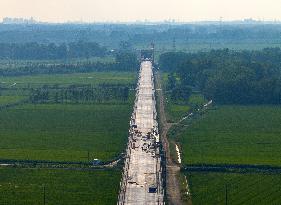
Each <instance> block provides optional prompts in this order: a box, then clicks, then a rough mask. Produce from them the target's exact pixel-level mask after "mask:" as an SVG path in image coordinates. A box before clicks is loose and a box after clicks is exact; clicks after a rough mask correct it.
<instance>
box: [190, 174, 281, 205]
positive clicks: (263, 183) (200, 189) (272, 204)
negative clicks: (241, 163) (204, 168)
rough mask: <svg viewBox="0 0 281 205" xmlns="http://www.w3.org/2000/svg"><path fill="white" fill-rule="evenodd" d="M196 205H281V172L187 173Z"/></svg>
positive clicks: (193, 201) (193, 202)
mask: <svg viewBox="0 0 281 205" xmlns="http://www.w3.org/2000/svg"><path fill="white" fill-rule="evenodd" d="M187 176H188V179H189V184H190V189H191V193H192V196H191V197H192V204H194V205H224V204H226V186H227V204H231V205H240V204H247V205H265V204H266V205H279V204H281V198H280V196H281V176H280V174H263V173H247V174H240V173H204V172H202V173H201V172H191V173H189V174H187Z"/></svg>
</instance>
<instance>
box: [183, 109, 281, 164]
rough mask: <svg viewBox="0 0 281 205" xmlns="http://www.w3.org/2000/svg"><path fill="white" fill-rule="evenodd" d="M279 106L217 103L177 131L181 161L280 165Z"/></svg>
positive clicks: (280, 123) (189, 162)
mask: <svg viewBox="0 0 281 205" xmlns="http://www.w3.org/2000/svg"><path fill="white" fill-rule="evenodd" d="M280 116H281V107H280V106H221V107H218V108H215V109H212V110H209V111H208V113H206V114H204V115H203V116H202V117H200V119H198V120H196V121H195V122H193V123H192V125H191V126H189V127H188V129H185V131H184V132H183V133H182V134H180V137H179V139H178V140H179V142H180V143H181V146H182V148H183V150H182V151H183V158H184V159H183V161H184V163H185V164H198V163H199V164H200V163H207V164H257V165H259V164H260V165H276V166H281V161H280V159H281V134H280V133H281V126H280V125H281V118H280Z"/></svg>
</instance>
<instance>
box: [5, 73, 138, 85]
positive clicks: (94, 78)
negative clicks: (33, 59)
mask: <svg viewBox="0 0 281 205" xmlns="http://www.w3.org/2000/svg"><path fill="white" fill-rule="evenodd" d="M135 79H136V74H135V73H134V72H92V73H75V74H53V75H33V76H31V75H30V76H19V77H0V85H1V86H11V85H13V84H15V83H16V84H15V85H14V86H13V88H21V87H26V86H29V87H38V86H41V85H54V84H59V85H66V86H67V85H70V84H71V85H73V84H90V85H97V84H100V83H104V84H123V85H127V84H134V83H135Z"/></svg>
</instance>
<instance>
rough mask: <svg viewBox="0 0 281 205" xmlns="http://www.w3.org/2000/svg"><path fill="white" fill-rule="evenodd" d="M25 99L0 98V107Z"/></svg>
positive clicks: (13, 97)
mask: <svg viewBox="0 0 281 205" xmlns="http://www.w3.org/2000/svg"><path fill="white" fill-rule="evenodd" d="M23 99H25V98H24V97H23V96H0V106H1V105H8V104H11V103H16V102H19V101H21V100H23Z"/></svg>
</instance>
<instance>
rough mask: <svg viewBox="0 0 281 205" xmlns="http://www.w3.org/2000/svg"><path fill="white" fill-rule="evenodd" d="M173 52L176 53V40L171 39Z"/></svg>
mask: <svg viewBox="0 0 281 205" xmlns="http://www.w3.org/2000/svg"><path fill="white" fill-rule="evenodd" d="M173 51H176V38H175V37H174V38H173Z"/></svg>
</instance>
